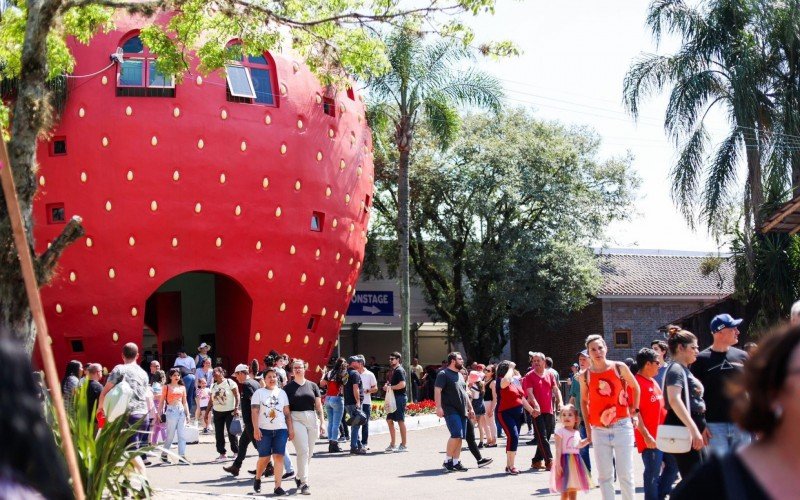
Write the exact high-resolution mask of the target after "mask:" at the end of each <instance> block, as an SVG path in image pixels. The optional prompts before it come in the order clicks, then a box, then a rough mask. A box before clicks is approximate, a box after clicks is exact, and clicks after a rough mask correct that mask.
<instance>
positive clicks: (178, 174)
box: [172, 170, 181, 182]
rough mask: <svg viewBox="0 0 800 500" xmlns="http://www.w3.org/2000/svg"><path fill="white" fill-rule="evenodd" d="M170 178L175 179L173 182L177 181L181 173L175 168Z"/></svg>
mask: <svg viewBox="0 0 800 500" xmlns="http://www.w3.org/2000/svg"><path fill="white" fill-rule="evenodd" d="M172 180H173V181H175V182H178V181H179V180H181V173H180V172H178V171H177V170H176V171H174V172H172Z"/></svg>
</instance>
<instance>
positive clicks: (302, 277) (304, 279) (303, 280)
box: [300, 273, 307, 283]
mask: <svg viewBox="0 0 800 500" xmlns="http://www.w3.org/2000/svg"><path fill="white" fill-rule="evenodd" d="M306 279H307V278H306V273H303V274H301V275H300V283H305V282H306Z"/></svg>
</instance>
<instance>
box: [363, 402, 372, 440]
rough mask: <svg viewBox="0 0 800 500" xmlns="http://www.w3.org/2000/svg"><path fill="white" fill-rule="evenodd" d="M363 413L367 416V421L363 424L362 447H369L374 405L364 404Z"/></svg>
mask: <svg viewBox="0 0 800 500" xmlns="http://www.w3.org/2000/svg"><path fill="white" fill-rule="evenodd" d="M361 411H363V412H364V415H366V416H367V421H366V422H364V423H363V424H361V447H362V448H363V447H365V446H367V441H368V440H369V416H370V414H371V413H372V403H371V402H370V403H364V404H362V405H361Z"/></svg>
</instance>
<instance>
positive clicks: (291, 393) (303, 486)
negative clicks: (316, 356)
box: [276, 359, 322, 495]
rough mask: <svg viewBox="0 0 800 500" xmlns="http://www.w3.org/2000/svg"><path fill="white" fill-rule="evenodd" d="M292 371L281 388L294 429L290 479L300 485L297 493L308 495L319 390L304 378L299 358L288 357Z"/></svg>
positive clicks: (320, 407)
mask: <svg viewBox="0 0 800 500" xmlns="http://www.w3.org/2000/svg"><path fill="white" fill-rule="evenodd" d="M292 375H293V378H292V381H291V382H289V383H288V384H286V387H284V390H285V391H286V395H287V396H288V398H289V410H290V411H291V415H292V424H293V427H294V431H295V432H294V438H293V439H292V444H294V449H295V451H296V452H297V477H295V479H294V481H295V483H297V487H298V488H300V493H302V494H303V495H310V494H311V489H310V488H309V486H308V476H309V466H310V465H311V456H312V455H313V454H314V443H316V442H317V438H318V437H319V424H320V421H321V420H322V392H321V391H320V390H319V387H318V386H317V384H315V383H314V382H312V381H310V380H306V364H305V362H304V361H303V360H302V359H295V360H294V361H292ZM276 475H277V472H276Z"/></svg>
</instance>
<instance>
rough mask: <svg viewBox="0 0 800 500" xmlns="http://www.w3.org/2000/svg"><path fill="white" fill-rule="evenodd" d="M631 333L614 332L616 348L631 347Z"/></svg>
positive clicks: (627, 331)
mask: <svg viewBox="0 0 800 500" xmlns="http://www.w3.org/2000/svg"><path fill="white" fill-rule="evenodd" d="M630 346H631V331H630V330H628V329H617V330H614V347H630Z"/></svg>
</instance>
